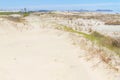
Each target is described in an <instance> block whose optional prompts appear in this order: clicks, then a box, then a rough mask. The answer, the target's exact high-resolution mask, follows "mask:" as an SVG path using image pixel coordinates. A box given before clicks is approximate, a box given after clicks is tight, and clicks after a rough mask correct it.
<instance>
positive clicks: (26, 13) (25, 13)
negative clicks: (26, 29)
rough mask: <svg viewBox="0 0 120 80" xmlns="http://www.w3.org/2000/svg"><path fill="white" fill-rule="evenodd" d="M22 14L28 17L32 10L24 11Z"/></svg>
mask: <svg viewBox="0 0 120 80" xmlns="http://www.w3.org/2000/svg"><path fill="white" fill-rule="evenodd" d="M22 15H23V17H27V16H29V15H30V12H24V13H23V14H22Z"/></svg>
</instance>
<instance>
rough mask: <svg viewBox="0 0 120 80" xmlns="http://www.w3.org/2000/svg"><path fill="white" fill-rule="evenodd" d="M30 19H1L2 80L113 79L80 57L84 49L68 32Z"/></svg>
mask: <svg viewBox="0 0 120 80" xmlns="http://www.w3.org/2000/svg"><path fill="white" fill-rule="evenodd" d="M27 20H28V21H27V22H28V23H25V24H23V23H18V24H17V23H16V24H15V23H14V22H11V21H7V20H1V21H3V22H0V79H1V80H113V78H111V77H110V75H108V74H106V72H105V71H101V70H99V72H97V70H93V68H92V67H90V66H89V64H88V63H87V62H86V61H84V60H83V59H82V58H81V57H80V56H81V55H83V54H85V51H84V50H82V49H80V48H79V47H76V46H74V45H73V44H72V42H71V39H70V38H69V33H67V32H63V31H59V30H54V29H49V28H45V29H44V28H41V27H43V26H44V24H42V23H40V22H41V21H40V20H39V19H36V18H35V17H31V19H29V17H28V18H27ZM25 27H26V28H25ZM19 29H20V30H19ZM29 29H30V30H29ZM118 80H119V79H118Z"/></svg>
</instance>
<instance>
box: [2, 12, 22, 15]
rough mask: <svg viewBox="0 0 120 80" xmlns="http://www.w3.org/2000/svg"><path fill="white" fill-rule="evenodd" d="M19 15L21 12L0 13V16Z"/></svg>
mask: <svg viewBox="0 0 120 80" xmlns="http://www.w3.org/2000/svg"><path fill="white" fill-rule="evenodd" d="M11 14H21V12H0V15H11Z"/></svg>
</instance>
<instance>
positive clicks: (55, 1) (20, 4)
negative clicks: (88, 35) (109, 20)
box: [0, 0, 120, 10]
mask: <svg viewBox="0 0 120 80" xmlns="http://www.w3.org/2000/svg"><path fill="white" fill-rule="evenodd" d="M24 7H26V8H31V9H37V8H39V9H58V10H59V9H60V10H67V9H76V10H77V9H116V10H118V9H120V0H99V1H98V0H0V8H4V9H5V8H24Z"/></svg>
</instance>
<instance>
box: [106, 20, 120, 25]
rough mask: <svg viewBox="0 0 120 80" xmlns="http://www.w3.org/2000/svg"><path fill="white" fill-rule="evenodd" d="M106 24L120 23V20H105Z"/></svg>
mask: <svg viewBox="0 0 120 80" xmlns="http://www.w3.org/2000/svg"><path fill="white" fill-rule="evenodd" d="M105 24H106V25H120V21H119V20H116V21H113V20H111V21H107V22H105Z"/></svg>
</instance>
